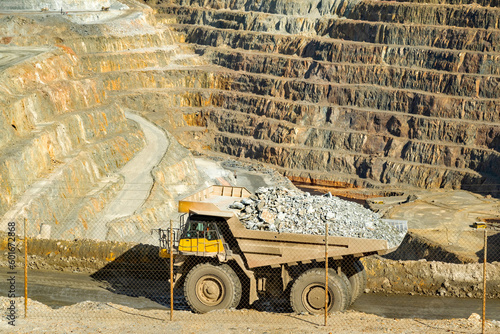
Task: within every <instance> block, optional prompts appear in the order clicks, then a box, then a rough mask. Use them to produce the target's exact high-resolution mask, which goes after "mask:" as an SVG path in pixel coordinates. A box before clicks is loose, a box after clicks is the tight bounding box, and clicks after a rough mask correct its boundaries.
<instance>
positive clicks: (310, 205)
mask: <svg viewBox="0 0 500 334" xmlns="http://www.w3.org/2000/svg"><path fill="white" fill-rule="evenodd" d="M229 207H230V208H231V209H237V210H240V211H239V212H238V218H239V219H240V220H241V222H242V223H243V224H244V225H245V227H246V228H248V229H252V230H263V231H272V232H279V233H300V234H319V235H324V234H325V226H326V221H328V222H329V223H328V234H329V235H332V236H341V237H354V238H368V239H382V240H387V242H388V244H389V247H390V248H392V247H396V246H398V245H399V244H400V243H401V241H402V240H403V238H404V236H405V234H406V231H400V230H398V229H397V228H395V227H394V226H392V225H391V224H389V223H387V222H385V221H383V220H381V219H380V217H379V216H378V215H377V214H376V213H374V212H372V211H370V210H368V209H366V208H364V207H363V206H362V205H360V204H358V203H354V202H350V201H346V200H342V199H340V198H338V197H335V196H332V195H331V194H330V193H328V194H325V195H322V196H314V195H310V194H309V193H307V192H303V191H300V190H299V191H297V190H289V189H286V188H281V187H270V188H259V189H257V191H256V192H255V195H252V196H251V197H249V198H243V199H242V200H241V201H238V202H234V203H233V204H231V205H230V206H229Z"/></svg>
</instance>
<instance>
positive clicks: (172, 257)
mask: <svg viewBox="0 0 500 334" xmlns="http://www.w3.org/2000/svg"><path fill="white" fill-rule="evenodd" d="M173 234H174V230H173V227H172V219H170V245H169V247H170V321H172V320H173V319H174V238H173Z"/></svg>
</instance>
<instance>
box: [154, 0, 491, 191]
mask: <svg viewBox="0 0 500 334" xmlns="http://www.w3.org/2000/svg"><path fill="white" fill-rule="evenodd" d="M496 6H497V3H496V1H493V0H484V1H483V0H482V1H465V0H464V1H461V0H458V1H454V0H444V1H439V2H435V1H431V0H429V1H426V0H422V1H412V0H406V1H399V2H388V1H371V0H364V1H335V0H330V1H319V0H309V1H299V0H296V1H295V0H292V1H289V0H287V1H285V0H275V1H262V2H255V1H245V0H237V1H212V0H206V1H200V0H168V1H157V5H156V7H155V10H156V13H157V14H156V19H157V21H158V22H163V23H165V24H166V25H167V26H168V27H170V28H172V29H173V30H175V31H176V32H177V33H178V34H179V37H178V39H179V41H181V42H185V43H187V44H188V45H189V46H191V47H192V48H194V49H195V51H196V52H197V53H198V54H200V55H203V57H204V58H205V59H207V60H209V61H210V62H211V63H212V64H213V65H212V66H206V67H205V68H201V67H197V68H193V69H192V70H184V71H179V72H178V73H176V75H178V76H183V77H184V78H185V83H186V84H187V86H186V88H188V90H186V91H183V92H182V93H181V92H179V91H178V90H177V89H176V88H174V89H171V92H172V94H173V95H174V96H176V99H177V100H176V101H173V99H174V97H173V96H172V94H170V95H169V96H168V97H167V96H165V97H160V96H159V94H156V95H155V98H157V99H162V100H163V101H165V102H166V103H167V104H172V103H173V104H174V105H175V107H176V110H178V111H180V112H182V113H183V114H184V115H189V116H186V117H185V119H186V121H187V122H188V124H190V125H191V126H192V128H191V129H190V130H192V131H195V129H196V128H195V127H197V128H199V127H204V128H206V129H207V130H208V131H209V132H210V135H206V136H205V137H204V139H205V140H206V145H205V149H210V150H214V151H217V152H222V153H225V154H229V155H232V156H239V157H247V158H251V159H254V160H259V161H261V162H265V163H269V164H272V165H274V166H276V167H277V168H279V170H280V171H282V172H283V173H285V174H286V175H289V176H296V177H302V178H307V179H319V180H331V181H336V182H343V183H347V184H351V185H354V186H365V187H382V188H383V187H391V188H395V187H408V186H410V187H420V188H439V187H444V188H466V189H471V190H475V191H478V192H481V193H493V194H496V195H498V193H499V187H498V184H499V183H500V182H499V179H500V169H499V168H498V166H500V155H499V150H500V76H499V75H500V49H499V46H500V30H498V23H499V20H500V9H498V8H497V7H496ZM214 65H216V66H214ZM162 94H165V90H163V91H162ZM181 100H182V101H181ZM197 131H198V133H200V130H197ZM191 133H192V132H191ZM182 136H184V138H185V139H181V141H182V142H183V143H185V144H186V145H190V147H192V148H194V149H200V147H199V145H198V146H197V145H196V144H195V143H192V141H190V140H189V139H188V135H187V134H186V133H184V134H181V135H180V137H182Z"/></svg>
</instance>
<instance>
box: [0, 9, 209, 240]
mask: <svg viewBox="0 0 500 334" xmlns="http://www.w3.org/2000/svg"><path fill="white" fill-rule="evenodd" d="M122 2H123V4H121V5H120V3H116V1H111V2H110V1H65V0H64V1H47V2H45V4H49V3H50V4H51V5H57V6H59V5H61V4H63V5H64V9H67V10H77V12H72V13H70V14H68V15H61V14H59V13H51V12H48V13H42V14H40V13H39V12H36V13H32V12H30V9H33V8H30V7H29V6H31V5H33V4H35V2H33V1H16V2H15V4H16V6H18V7H16V8H14V7H15V6H14V1H4V2H2V3H1V4H0V12H1V11H5V10H7V11H8V13H7V15H1V16H0V43H1V44H2V45H0V217H1V219H0V230H5V227H6V226H7V222H9V221H18V223H19V224H18V225H17V226H18V228H17V232H18V233H22V226H23V220H24V218H27V220H28V235H29V236H37V235H39V234H40V233H41V230H42V226H44V237H47V236H48V237H51V238H62V239H75V238H86V237H89V231H91V230H93V229H95V228H96V227H97V226H103V227H104V228H103V233H102V235H100V236H98V237H97V239H101V240H102V239H106V238H107V239H113V240H130V241H136V242H137V241H144V240H145V239H144V238H145V236H148V237H149V236H150V229H151V228H152V227H158V226H159V225H160V223H161V222H162V221H165V220H166V219H167V217H169V215H171V214H172V212H176V211H177V207H176V205H175V204H176V201H175V197H176V196H177V193H176V192H172V189H171V185H176V186H179V185H183V186H185V189H186V191H189V190H190V189H191V188H190V187H192V186H196V185H198V184H199V183H200V180H199V178H198V174H197V169H196V167H195V165H194V162H193V159H192V156H191V155H190V154H189V152H188V151H187V150H186V149H185V148H183V147H181V146H180V145H179V144H178V143H177V142H176V141H175V138H174V137H173V136H172V135H171V134H169V133H166V136H167V138H168V144H169V145H168V149H167V151H166V153H165V156H164V157H163V158H161V161H160V162H159V163H158V164H157V165H156V166H155V167H154V168H153V169H152V170H150V171H149V172H150V174H151V175H152V177H153V178H154V184H153V185H152V186H151V189H150V190H149V192H148V193H147V197H146V198H144V203H143V204H142V206H141V207H140V208H138V210H136V211H135V214H134V215H132V216H129V217H125V218H123V219H121V220H118V221H112V222H110V221H100V220H98V217H99V215H100V213H102V212H104V210H105V208H106V207H107V206H108V205H109V204H110V203H111V202H112V201H113V199H114V198H115V196H116V195H117V193H118V192H119V191H120V190H121V188H122V187H123V186H124V184H125V183H126V179H124V177H123V176H122V175H121V174H120V170H121V169H122V168H123V167H124V166H125V165H126V164H127V162H129V161H130V160H131V159H132V158H133V157H134V156H135V155H136V154H137V153H138V152H139V151H141V150H142V149H143V147H144V146H145V140H146V138H145V137H144V133H143V131H142V130H141V127H140V126H139V125H138V123H136V122H134V121H132V120H131V119H129V118H127V117H126V113H125V112H129V113H136V114H141V113H142V111H143V109H141V108H139V109H134V107H140V105H139V104H134V103H133V102H132V101H133V100H134V96H135V95H136V94H137V95H140V94H141V93H140V89H141V88H150V87H152V86H155V84H154V83H153V82H152V81H151V77H152V76H158V81H159V83H160V84H161V83H164V82H166V81H167V80H163V81H162V78H161V77H162V75H161V73H162V71H161V70H159V68H160V67H162V66H167V65H169V66H181V65H182V64H183V63H189V62H190V58H189V57H183V56H179V55H180V54H181V55H182V54H183V52H182V51H181V50H180V48H179V47H178V46H177V45H175V43H174V41H173V39H172V36H171V34H170V32H165V31H163V30H158V29H156V28H154V26H152V25H151V23H153V22H150V21H149V20H150V19H151V9H150V8H148V7H147V6H144V5H141V4H139V3H137V2H133V1H128V0H125V1H122ZM37 4H38V5H40V4H42V3H41V2H37ZM109 4H111V9H110V11H109V12H106V13H107V14H106V16H104V18H105V20H104V22H102V21H100V22H97V23H86V24H82V23H81V22H84V21H85V22H91V21H96V20H97V17H94V16H95V15H94V14H95V13H94V14H93V13H92V11H95V10H99V13H98V14H97V15H103V14H101V12H100V9H101V6H106V5H108V6H109ZM114 5H116V6H114ZM13 6H14V7H13ZM71 6H73V7H71ZM123 6H130V8H131V10H130V11H127V12H122V11H119V10H118V9H119V8H123ZM15 9H18V10H20V11H12V10H15ZM34 9H36V8H34ZM49 9H50V10H52V8H49ZM59 9H60V7H58V8H57V10H59ZM102 18H103V17H101V20H102ZM176 58H178V60H176ZM194 58H195V57H194ZM151 68H155V70H153V71H151ZM149 71H151V73H148V72H149ZM167 73H168V71H167ZM163 77H164V76H163ZM167 77H168V76H167ZM172 81H173V80H169V82H172ZM164 84H165V83H164ZM165 85H167V86H171V85H170V83H168V84H165ZM127 101H130V103H127ZM159 123H160V125H162V124H161V123H162V122H159ZM165 128H168V124H167V125H166V126H165ZM136 182H141V181H140V180H139V181H136ZM140 185H142V184H140ZM135 199H137V198H135Z"/></svg>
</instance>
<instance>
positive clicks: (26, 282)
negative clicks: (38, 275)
mask: <svg viewBox="0 0 500 334" xmlns="http://www.w3.org/2000/svg"><path fill="white" fill-rule="evenodd" d="M26 221H27V218H24V318H27V317H28V237H27V233H26V225H27V224H26Z"/></svg>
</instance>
